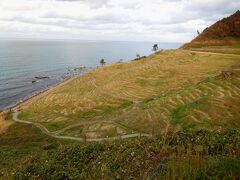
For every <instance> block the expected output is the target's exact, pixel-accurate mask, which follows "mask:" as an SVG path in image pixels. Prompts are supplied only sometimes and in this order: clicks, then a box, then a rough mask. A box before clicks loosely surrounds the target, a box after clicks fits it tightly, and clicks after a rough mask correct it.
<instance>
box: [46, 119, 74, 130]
mask: <svg viewBox="0 0 240 180" xmlns="http://www.w3.org/2000/svg"><path fill="white" fill-rule="evenodd" d="M42 124H43V125H44V126H45V127H46V128H47V129H48V130H49V131H51V132H54V131H58V130H60V129H63V128H65V127H67V126H69V125H71V124H73V122H72V121H71V120H64V121H59V122H48V123H42Z"/></svg>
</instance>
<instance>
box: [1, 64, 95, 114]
mask: <svg viewBox="0 0 240 180" xmlns="http://www.w3.org/2000/svg"><path fill="white" fill-rule="evenodd" d="M95 68H96V67H89V68H87V69H86V70H85V71H84V72H83V73H81V74H79V75H76V76H72V77H68V78H66V79H64V80H62V81H60V82H58V83H56V84H53V85H51V86H49V87H47V88H46V89H44V90H41V91H38V92H36V93H34V94H32V95H29V96H27V97H25V98H23V100H20V101H19V102H17V103H16V104H14V105H12V106H9V107H6V108H5V109H3V110H2V111H0V114H2V113H6V112H8V111H11V110H12V109H16V108H23V107H24V106H26V105H27V104H29V103H30V102H31V101H32V100H35V99H38V98H41V97H42V96H44V95H47V94H48V93H50V92H51V91H53V90H55V89H56V88H59V87H60V86H62V85H64V84H66V83H69V82H71V81H72V80H74V79H76V78H79V77H81V76H82V75H84V74H86V73H88V72H90V71H91V70H94V69H95Z"/></svg>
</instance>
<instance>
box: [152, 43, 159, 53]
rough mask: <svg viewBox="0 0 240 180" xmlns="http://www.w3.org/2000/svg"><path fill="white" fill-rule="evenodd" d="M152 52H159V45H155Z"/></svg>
mask: <svg viewBox="0 0 240 180" xmlns="http://www.w3.org/2000/svg"><path fill="white" fill-rule="evenodd" d="M152 50H153V51H154V52H156V51H157V50H158V45H157V44H154V45H153V49H152Z"/></svg>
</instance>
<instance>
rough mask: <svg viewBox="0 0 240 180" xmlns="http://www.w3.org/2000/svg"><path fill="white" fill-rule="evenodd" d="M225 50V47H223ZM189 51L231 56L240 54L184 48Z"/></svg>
mask: <svg viewBox="0 0 240 180" xmlns="http://www.w3.org/2000/svg"><path fill="white" fill-rule="evenodd" d="M223 50H224V49H223ZM184 51H187V52H194V53H199V54H212V55H226V56H227V55H228V56H229V55H230V56H240V54H230V53H221V52H210V51H201V50H197V49H196V50H184Z"/></svg>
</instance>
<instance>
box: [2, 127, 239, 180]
mask: <svg viewBox="0 0 240 180" xmlns="http://www.w3.org/2000/svg"><path fill="white" fill-rule="evenodd" d="M0 138H1V141H0V160H1V161H0V179H12V178H14V179H108V178H109V177H111V178H113V179H139V178H151V177H152V178H153V177H156V178H163V179H175V178H181V179H182V178H183V179H204V178H205V179H209V178H214V179H215V178H219V179H223V178H234V177H235V178H237V177H240V173H239V172H240V171H239V169H240V151H239V148H240V130H237V129H226V130H223V131H220V132H218V131H206V130H200V131H181V132H177V133H170V132H169V133H168V134H166V135H165V136H158V137H155V138H139V139H138V138H135V139H128V140H119V141H113V142H101V143H90V144H88V143H83V144H82V143H80V144H78V143H74V142H67V141H57V140H55V139H50V138H49V137H46V136H44V135H42V134H41V133H40V132H39V131H38V130H37V129H35V128H33V127H31V126H30V125H21V124H14V125H12V126H11V127H10V129H9V130H8V131H7V133H5V134H4V135H1V136H0ZM157 167H159V168H157Z"/></svg>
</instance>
